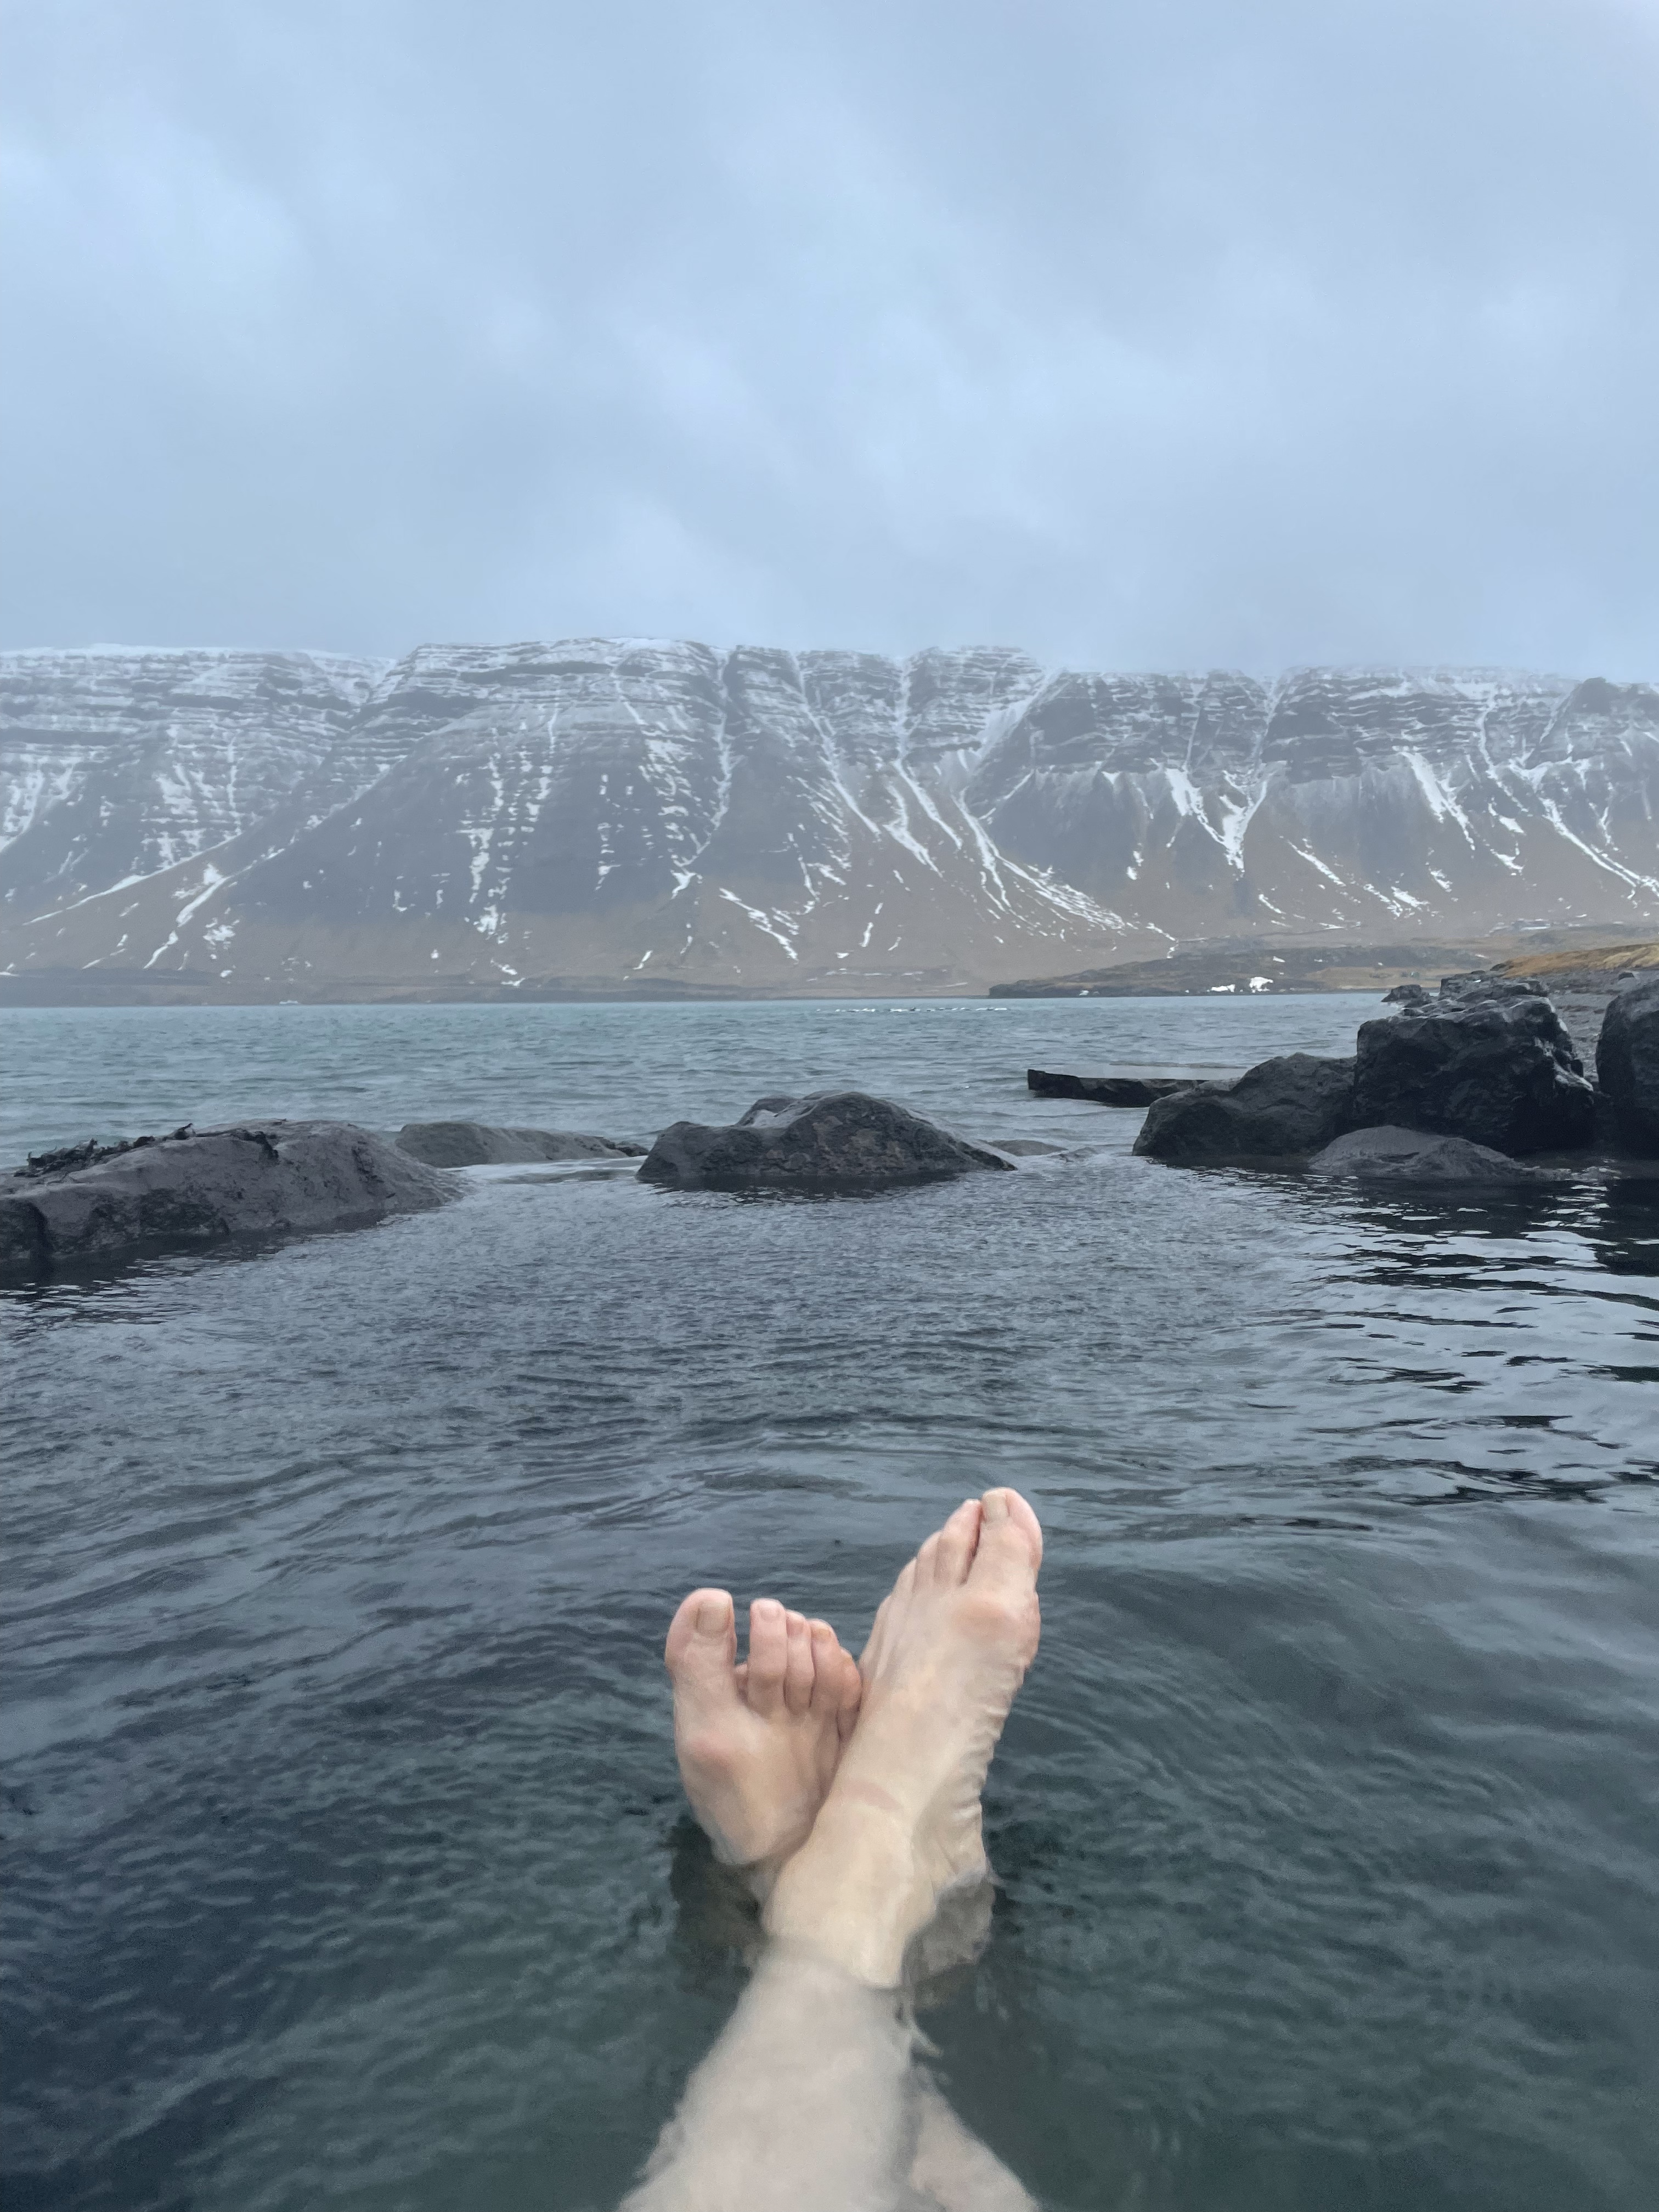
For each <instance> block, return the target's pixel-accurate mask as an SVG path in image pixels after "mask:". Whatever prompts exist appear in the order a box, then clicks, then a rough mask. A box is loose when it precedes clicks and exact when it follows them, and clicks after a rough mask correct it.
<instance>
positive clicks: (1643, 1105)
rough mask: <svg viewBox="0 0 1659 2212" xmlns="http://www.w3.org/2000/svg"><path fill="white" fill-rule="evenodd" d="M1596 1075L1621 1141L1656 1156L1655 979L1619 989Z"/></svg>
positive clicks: (1599, 1045) (1658, 1005) (1658, 985)
mask: <svg viewBox="0 0 1659 2212" xmlns="http://www.w3.org/2000/svg"><path fill="white" fill-rule="evenodd" d="M1595 1074H1596V1080H1597V1081H1598V1082H1599V1083H1600V1085H1601V1091H1602V1094H1603V1096H1604V1097H1606V1099H1607V1105H1608V1109H1609V1110H1610V1112H1611V1114H1612V1116H1613V1133H1614V1135H1615V1136H1616V1137H1617V1139H1618V1140H1619V1142H1620V1144H1621V1145H1623V1146H1627V1147H1628V1149H1629V1150H1630V1151H1631V1152H1639V1153H1641V1154H1642V1155H1643V1156H1644V1158H1659V975H1650V976H1647V977H1644V979H1643V980H1642V981H1640V982H1638V983H1635V984H1633V985H1632V986H1631V987H1630V988H1629V989H1627V990H1623V991H1620V994H1619V995H1618V996H1617V998H1615V999H1614V1000H1613V1002H1612V1004H1611V1005H1610V1006H1608V1008H1607V1012H1606V1014H1605V1015H1604V1016H1603V1018H1602V1021H1601V1036H1600V1037H1599V1038H1598V1039H1597V1041H1596V1046H1595Z"/></svg>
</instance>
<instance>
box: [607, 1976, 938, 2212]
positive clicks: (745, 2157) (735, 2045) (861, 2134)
mask: <svg viewBox="0 0 1659 2212" xmlns="http://www.w3.org/2000/svg"><path fill="white" fill-rule="evenodd" d="M911 2041H912V2035H911V2031H910V2030H909V2028H908V2027H906V2026H905V2024H904V2023H903V2022H902V2021H901V2019H900V2016H899V2007H898V2004H897V2002H896V2000H895V1998H894V1996H893V1995H892V1993H891V1992H890V1990H872V1989H870V1988H867V1987H866V1985H865V1984H863V1983H861V1982H859V1981H856V1980H855V1979H854V1978H853V1976H852V1975H850V1974H848V1973H846V1972H843V1971H842V1969H841V1968H840V1967H838V1966H834V1965H832V1964H831V1963H830V1961H829V1960H827V1959H822V1958H819V1957H818V1956H817V1955H816V1954H814V1953H812V1952H810V1951H801V1950H797V1949H794V1948H790V1947H787V1946H781V1945H778V1944H774V1945H772V1946H771V1947H770V1948H769V1949H768V1951H767V1954H766V1955H765V1957H764V1958H763V1960H762V1961H761V1963H760V1966H759V1968H758V1970H757V1972H756V1975H755V1978H754V1979H753V1981H752V1982H750V1984H749V1987H748V1988H747V1989H746V1990H744V1994H743V1996H742V1998H741V2000H740V2001H739V2002H738V2008H737V2011H736V2012H735V2013H734V2014H733V2015H732V2020H731V2022H730V2024H729V2025H728V2027H726V2032H725V2033H724V2034H723V2035H722V2036H721V2038H720V2041H719V2042H718V2043H717V2044H716V2045H715V2046H714V2050H713V2051H711V2052H710V2053H709V2055H708V2057H707V2058H705V2059H704V2061H703V2062H702V2065H701V2066H699V2067H698V2069H697V2070H696V2073H695V2074H694V2075H692V2076H691V2079H690V2083H689V2084H688V2085H687V2087H686V2092H685V2095H684V2100H682V2102H681V2105H680V2108H679V2110H678V2112H677V2113H676V2114H675V2116H674V2118H673V2119H672V2121H671V2123H670V2124H669V2125H668V2127H667V2128H666V2129H665V2130H664V2133H663V2137H662V2140H661V2142H659V2144H658V2146H657V2148H656V2150H655V2152H654V2153H653V2155H652V2159H651V2162H650V2164H649V2165H648V2166H647V2168H646V2172H645V2179H644V2180H643V2181H642V2182H641V2185H640V2186H639V2188H638V2189H637V2190H635V2191H634V2193H633V2195H632V2196H630V2197H628V2198H627V2199H626V2201H625V2203H624V2206H623V2212H766V2208H767V2207H768V2206H769V2205H787V2206H788V2207H789V2212H890V2208H891V2212H899V2208H900V2207H902V2205H903V2204H904V2203H905V2201H906V2200H905V2193H904V2191H903V2187H902V2180H901V2177H902V2174H903V2172H904V2170H905V2167H906V2166H907V2165H908V2149H909V2143H908V2130H909V2128H910V2126H911V2124H912V2113H911V2111H910V2106H909V2100H908V2095H907V2087H908V2075H909V2069H910V2045H911Z"/></svg>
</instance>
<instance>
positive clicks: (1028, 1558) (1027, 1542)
mask: <svg viewBox="0 0 1659 2212" xmlns="http://www.w3.org/2000/svg"><path fill="white" fill-rule="evenodd" d="M981 1506H982V1508H983V1515H982V1518H981V1522H980V1532H979V1548H978V1550H977V1551H976V1552H975V1555H974V1565H973V1570H972V1571H973V1573H974V1574H975V1576H981V1575H983V1576H987V1577H994V1578H995V1579H996V1580H997V1581H999V1582H1003V1583H1008V1582H1012V1583H1018V1584H1022V1585H1029V1584H1031V1583H1035V1582H1036V1575H1037V1569H1038V1568H1039V1567H1040V1566H1041V1565H1042V1523H1041V1522H1039V1520H1038V1519H1037V1517H1036V1514H1035V1513H1033V1512H1032V1510H1031V1509H1030V1506H1029V1505H1028V1504H1026V1502H1025V1500H1024V1498H1022V1497H1021V1496H1020V1494H1019V1492H1018V1491H1017V1490H987V1492H986V1493H985V1496H984V1498H982V1499H981Z"/></svg>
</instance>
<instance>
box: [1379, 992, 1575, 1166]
mask: <svg viewBox="0 0 1659 2212" xmlns="http://www.w3.org/2000/svg"><path fill="white" fill-rule="evenodd" d="M1452 980H1454V981H1461V979H1456V978H1454V979H1452ZM1357 1061H1358V1064H1357V1066H1356V1069H1355V1073H1354V1099H1353V1113H1352V1117H1351V1119H1352V1126H1353V1127H1358V1128H1365V1127H1380V1126H1382V1125H1383V1124H1385V1123H1387V1124H1389V1125H1391V1126H1394V1127H1400V1128H1406V1129H1423V1130H1432V1131H1434V1132H1436V1133H1438V1134H1440V1135H1443V1136H1448V1137H1467V1138H1468V1139H1469V1140H1470V1142H1471V1143H1472V1144H1476V1145H1490V1146H1492V1148H1493V1150H1494V1151H1497V1152H1549V1151H1553V1150H1556V1149H1559V1148H1561V1147H1564V1146H1572V1145H1583V1144H1588V1143H1589V1139H1590V1137H1591V1135H1592V1134H1593V1133H1594V1128H1595V1091H1594V1090H1593V1089H1592V1087H1591V1086H1590V1085H1589V1083H1588V1082H1586V1080H1585V1079H1584V1073H1583V1066H1582V1063H1581V1062H1580V1060H1579V1058H1578V1055H1577V1053H1576V1052H1575V1051H1574V1050H1573V1048H1572V1040H1571V1038H1570V1037H1569V1036H1568V1035H1567V1032H1566V1030H1565V1029H1564V1028H1563V1027H1562V1025H1561V1021H1560V1018H1559V1016H1558V1015H1557V1013H1556V1011H1555V1009H1554V1007H1553V1006H1551V1004H1550V1002H1549V1000H1547V998H1544V997H1542V996H1541V995H1539V994H1537V993H1536V992H1534V991H1528V990H1526V989H1517V988H1516V987H1515V986H1514V984H1512V983H1511V984H1509V985H1508V986H1507V987H1503V988H1502V993H1501V995H1498V996H1491V997H1480V998H1475V999H1474V1000H1471V1001H1470V1002H1469V1003H1468V1004H1459V1003H1457V1001H1456V999H1455V997H1454V999H1453V1000H1452V1001H1451V1002H1450V1004H1449V1006H1446V1007H1444V1008H1442V1007H1438V1006H1437V1007H1436V1008H1435V1009H1434V1010H1433V1011H1432V1012H1428V1013H1415V1012H1413V1013H1406V1014H1401V1015H1399V1016H1396V1017H1395V1018H1387V1017H1384V1018H1381V1019H1379V1020H1376V1021H1371V1022H1364V1023H1362V1024H1361V1025H1360V1030H1359V1038H1358V1054H1357Z"/></svg>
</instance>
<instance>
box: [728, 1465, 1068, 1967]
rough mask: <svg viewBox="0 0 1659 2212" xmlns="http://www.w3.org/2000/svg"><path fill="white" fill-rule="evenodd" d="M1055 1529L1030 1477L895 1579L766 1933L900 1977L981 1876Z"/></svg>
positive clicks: (962, 1516)
mask: <svg viewBox="0 0 1659 2212" xmlns="http://www.w3.org/2000/svg"><path fill="white" fill-rule="evenodd" d="M1041 1560H1042V1530H1041V1529H1040V1528H1038V1526H1037V1519H1036V1514H1034V1513H1033V1512H1032V1510H1031V1509H1030V1506H1029V1505H1028V1504H1026V1503H1025V1500H1024V1498H1021V1497H1020V1495H1019V1493H1018V1492H1017V1491H1012V1490H993V1491H988V1492H987V1493H986V1495H985V1497H984V1498H983V1499H980V1498H970V1499H969V1502H968V1503H967V1504H965V1505H961V1506H958V1507H957V1510H956V1511H955V1512H954V1513H953V1514H952V1515H951V1518H950V1519H949V1520H948V1521H947V1522H945V1526H944V1528H941V1529H940V1530H939V1532H938V1534H936V1535H933V1536H930V1537H929V1538H928V1539H927V1542H926V1543H925V1544H924V1545H923V1546H922V1547H921V1551H919V1552H918V1553H917V1554H916V1556H915V1559H913V1560H912V1561H911V1562H910V1564H909V1565H908V1567H906V1569H905V1570H904V1571H903V1573H902V1575H901V1576H900V1577H899V1578H898V1580H897V1582H896V1583H895V1584H894V1586H893V1589H892V1593H891V1595H890V1596H889V1597H888V1598H887V1599H886V1601H885V1602H884V1604H883V1606H882V1608H881V1611H880V1612H879V1613H878V1614H877V1616H876V1625H875V1627H874V1629H873V1631H872V1634H871V1638H870V1641H869V1644H867V1646H866V1650H865V1653H864V1658H863V1661H862V1662H861V1669H860V1671H861V1672H862V1674H863V1677H864V1694H863V1699H862V1701H861V1705H860V1714H859V1722H858V1726H857V1728H856V1729H855V1731H854V1735H853V1740H852V1741H851V1742H850V1743H849V1744H848V1747H847V1750H846V1753H845V1755H844V1756H843V1758H842V1761H841V1764H840V1765H839V1766H838V1767H837V1768H836V1775H835V1779H834V1781H833V1782H832V1783H831V1784H830V1785H829V1794H828V1795H827V1796H826V1797H825V1798H824V1801H823V1809H822V1811H821V1812H820V1813H819V1814H818V1817H817V1820H816V1821H815V1822H814V1824H813V1827H812V1832H811V1835H810V1836H809V1837H808V1838H807V1839H806V1841H805V1844H802V1846H801V1848H800V1849H799V1850H798V1851H797V1852H796V1853H795V1855H794V1857H793V1858H792V1859H790V1860H789V1862H788V1863H787V1865H786V1866H785V1867H784V1868H783V1869H782V1871H781V1874H780V1875H779V1876H778V1880H777V1882H776V1885H775V1887H774V1889H773V1891H772V1894H771V1897H770V1899H769V1903H768V1905H767V1908H766V1926H767V1929H768V1931H769V1933H770V1934H772V1935H774V1936H780V1937H782V1938H784V1939H785V1940H786V1941H793V1942H799V1943H801V1944H803V1945H804V1946H805V1947H806V1948H809V1949H814V1950H817V1951H818V1952H819V1953H820V1954H821V1955H823V1957H825V1958H828V1959H831V1960H834V1961H835V1962H836V1964H837V1965H839V1966H842V1967H843V1968H845V1970H846V1971H847V1972H848V1973H850V1974H852V1975H854V1977H855V1978H857V1979H858V1980H860V1981H864V1982H867V1983H869V1984H870V1985H871V1986H872V1988H875V1989H890V1988H892V1987H894V1986H895V1985H896V1984H897V1982H898V1981H899V1979H900V1977H901V1975H902V1971H903V1965H904V1954H905V1951H906V1949H907V1948H908V1945H909V1943H910V1941H911V1939H912V1938H913V1937H914V1936H916V1935H918V1934H919V1933H920V1932H921V1929H923V1928H925V1927H926V1926H927V1923H928V1921H929V1920H930V1919H931V1918H932V1917H933V1912H934V1910H935V1907H936V1906H937V1905H938V1902H939V1897H940V1895H941V1894H942V1893H944V1892H945V1890H946V1889H949V1888H951V1887H955V1886H956V1885H957V1884H959V1883H962V1882H966V1881H975V1880H981V1879H983V1876H984V1874H985V1849H984V1844H983V1843H982V1841H981V1834H980V1790H981V1787H982V1786H983V1784H984V1780H985V1772H986V1769H987V1767H988V1765H990V1762H991V1754H992V1753H993V1752H994V1750H995V1748H996V1744H997V1738H998V1737H999V1736H1000V1735H1001V1733H1002V1724H1003V1723H1004V1721H1005V1720H1006V1718H1007V1717H1008V1708H1009V1706H1010V1705H1012V1703H1013V1700H1014V1693H1015V1692H1016V1691H1017V1690H1018V1687H1019V1686H1020V1683H1021V1681H1022V1680H1024V1674H1025V1670H1026V1668H1028V1667H1029V1666H1030V1662H1031V1661H1032V1659H1033V1657H1034V1656H1036V1647H1037V1637H1038V1633H1039V1631H1040V1627H1041V1619H1040V1615H1039V1612H1038V1607H1037V1595H1036V1575H1037V1568H1038V1565H1039V1564H1040V1562H1041Z"/></svg>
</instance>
